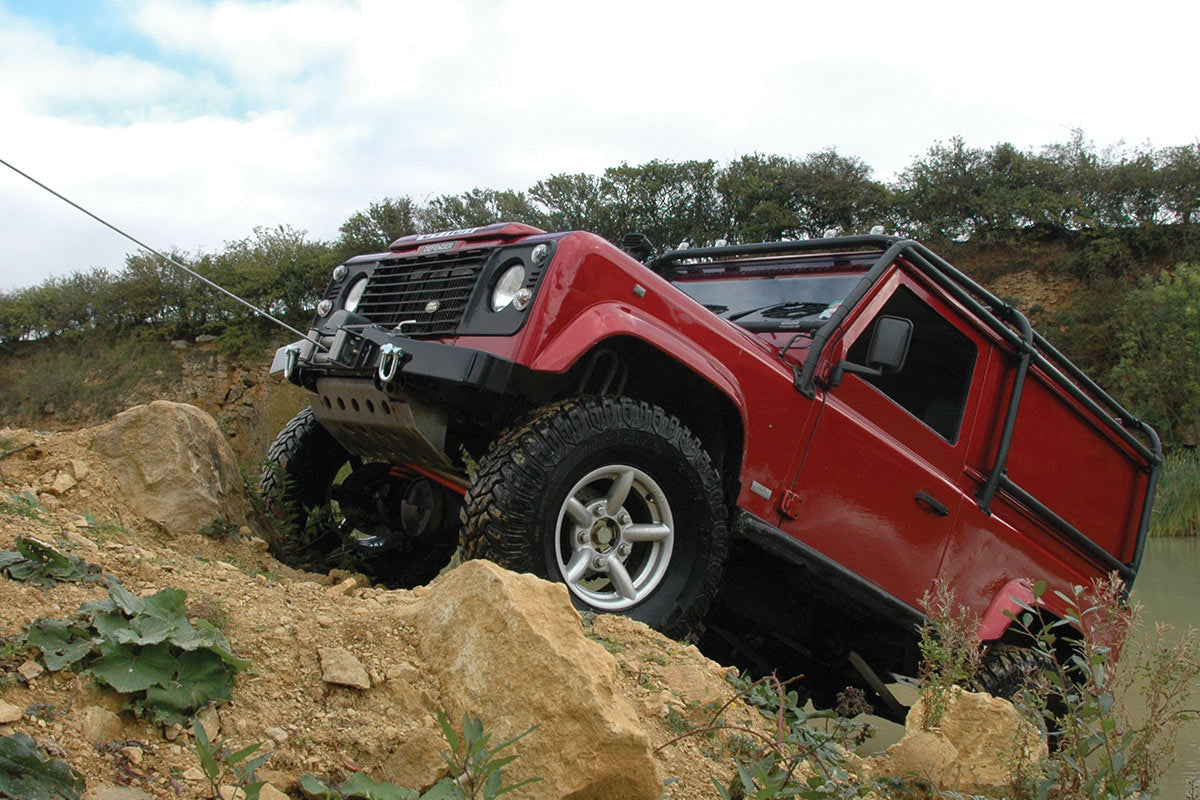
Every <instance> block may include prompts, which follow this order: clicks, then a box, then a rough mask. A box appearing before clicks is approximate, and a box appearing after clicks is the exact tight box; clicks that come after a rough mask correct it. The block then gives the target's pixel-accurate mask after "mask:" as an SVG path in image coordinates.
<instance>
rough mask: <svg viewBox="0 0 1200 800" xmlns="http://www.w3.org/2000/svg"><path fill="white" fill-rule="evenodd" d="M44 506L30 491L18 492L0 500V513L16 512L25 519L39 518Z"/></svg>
mask: <svg viewBox="0 0 1200 800" xmlns="http://www.w3.org/2000/svg"><path fill="white" fill-rule="evenodd" d="M45 510H46V509H45V508H44V507H43V506H42V504H41V503H39V502H38V499H37V498H36V497H34V496H33V493H32V492H20V493H18V494H14V495H9V498H8V499H7V500H0V514H16V515H17V516H21V517H25V518H26V519H39V518H40V517H41V515H42V513H43V512H45Z"/></svg>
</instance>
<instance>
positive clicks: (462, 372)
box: [271, 326, 537, 470]
mask: <svg viewBox="0 0 1200 800" xmlns="http://www.w3.org/2000/svg"><path fill="white" fill-rule="evenodd" d="M311 336H312V338H311V339H302V340H300V341H299V342H294V343H292V344H290V345H285V346H284V347H281V348H279V349H278V350H277V351H276V352H275V358H274V360H273V362H272V364H271V372H272V374H275V373H278V372H283V373H284V374H285V375H286V377H287V379H288V380H289V381H291V382H292V383H294V384H296V385H297V386H301V387H303V388H305V389H308V390H310V391H312V392H314V393H315V394H316V396H315V397H314V398H313V400H312V408H313V412H314V413H315V414H316V417H317V419H318V420H319V421H320V422H321V425H322V426H323V427H325V429H326V430H328V431H329V433H330V434H332V435H333V437H334V438H335V439H337V440H338V442H339V443H340V444H341V445H342V446H343V447H345V448H346V449H347V450H348V451H349V452H350V453H352V454H354V455H357V456H359V457H361V458H364V459H367V460H372V461H376V460H378V461H387V462H389V463H399V462H410V463H415V464H419V465H423V466H426V467H430V468H433V469H437V470H450V469H452V464H453V462H454V458H453V457H452V456H451V455H450V454H447V452H446V432H447V428H448V425H449V422H450V419H451V415H452V414H454V413H456V412H462V413H466V414H469V415H470V416H471V417H472V418H475V419H480V418H483V417H485V416H486V415H487V414H489V413H498V412H502V411H503V410H504V409H506V408H507V407H508V406H509V405H511V404H521V403H522V402H524V401H523V399H522V398H523V397H524V396H526V395H527V394H528V389H529V388H530V387H532V386H534V385H535V384H536V383H537V375H536V374H535V373H534V372H533V371H532V370H529V369H527V368H525V367H522V366H521V365H519V364H516V363H515V362H513V361H510V360H508V359H505V358H501V357H499V356H496V355H493V354H491V353H487V352H484V351H481V350H473V349H471V348H466V347H457V346H455V345H450V344H445V343H442V342H431V341H424V340H420V339H410V338H408V337H405V336H401V335H398V334H395V333H392V332H390V331H386V330H382V329H379V328H375V327H366V326H341V327H339V328H338V329H337V333H336V334H335V335H334V336H325V337H321V338H320V339H318V338H317V332H316V331H312V332H311ZM318 341H319V342H320V345H321V347H318V346H317V344H316V342H318ZM322 348H324V349H322Z"/></svg>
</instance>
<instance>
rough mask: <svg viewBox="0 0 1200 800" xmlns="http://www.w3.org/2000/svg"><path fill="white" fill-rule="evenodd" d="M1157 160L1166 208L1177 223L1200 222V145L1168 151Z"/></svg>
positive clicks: (1161, 151)
mask: <svg viewBox="0 0 1200 800" xmlns="http://www.w3.org/2000/svg"><path fill="white" fill-rule="evenodd" d="M1155 160H1156V162H1157V165H1158V175H1159V181H1160V185H1161V191H1162V203H1163V207H1164V208H1165V209H1166V211H1167V212H1168V213H1169V214H1170V215H1171V217H1172V218H1173V220H1174V221H1175V222H1181V223H1183V224H1185V225H1186V224H1191V223H1193V222H1200V142H1197V143H1195V144H1188V145H1182V146H1179V147H1167V148H1164V149H1162V150H1159V151H1158V153H1157V154H1156V155H1155Z"/></svg>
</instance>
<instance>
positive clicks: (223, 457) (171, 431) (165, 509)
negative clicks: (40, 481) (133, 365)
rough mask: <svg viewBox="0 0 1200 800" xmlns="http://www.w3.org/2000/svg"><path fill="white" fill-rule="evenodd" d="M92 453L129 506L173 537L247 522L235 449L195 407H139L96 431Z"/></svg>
mask: <svg viewBox="0 0 1200 800" xmlns="http://www.w3.org/2000/svg"><path fill="white" fill-rule="evenodd" d="M91 447H92V450H93V451H94V452H95V453H96V454H97V455H98V456H100V458H101V459H102V460H103V461H104V462H105V463H106V464H107V465H108V467H109V469H111V470H112V472H113V474H114V475H116V477H117V480H118V481H119V483H120V485H121V490H122V492H123V493H124V494H125V496H126V498H127V499H128V502H129V507H130V508H132V509H133V510H134V511H135V512H137V513H138V514H141V515H142V516H144V517H146V518H147V519H150V520H152V521H154V522H156V523H158V524H159V525H161V526H162V527H163V528H164V529H165V530H166V531H167V532H168V533H172V534H182V533H195V532H196V531H199V530H201V529H203V528H205V527H207V526H209V525H211V524H213V523H214V522H218V521H219V522H222V523H231V524H239V525H240V524H243V523H245V521H246V500H245V497H244V495H243V491H242V478H241V474H240V472H239V471H238V466H237V461H236V459H235V458H234V454H233V450H232V449H231V448H230V447H229V444H228V443H227V442H226V441H225V438H224V436H222V435H221V431H220V429H219V428H218V427H217V423H216V422H215V421H214V420H213V418H212V417H211V416H210V415H209V414H207V413H206V412H204V411H202V410H200V409H199V408H196V407H195V406H191V405H188V404H186V403H171V402H167V401H165V400H156V401H154V402H153V403H150V404H148V405H141V406H134V407H133V408H131V409H129V410H127V411H123V412H121V413H120V414H118V415H117V416H115V417H114V418H113V419H112V421H111V422H109V423H107V424H105V425H102V426H100V427H99V428H97V429H96V431H95V433H94V434H93V436H92V443H91Z"/></svg>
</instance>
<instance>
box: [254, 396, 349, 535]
mask: <svg viewBox="0 0 1200 800" xmlns="http://www.w3.org/2000/svg"><path fill="white" fill-rule="evenodd" d="M318 445H320V449H322V450H326V448H330V449H328V450H326V452H327V453H328V454H329V457H330V458H337V457H338V456H339V454H340V451H341V449H342V448H341V445H339V444H338V443H337V441H336V440H334V438H333V437H332V436H330V435H329V433H327V432H326V431H325V429H324V428H323V427H321V424H320V423H319V422H317V417H316V415H315V414H314V413H313V410H312V407H311V406H310V407H307V408H304V409H303V410H301V411H300V413H298V414H297V415H296V416H294V417H292V418H291V419H290V420H289V421H288V423H287V425H285V426H284V427H283V430H281V431H280V432H279V435H278V436H276V437H275V441H274V442H272V443H271V446H270V447H268V448H267V458H266V461H265V462H264V464H263V471H262V475H261V476H260V477H259V481H258V488H259V491H260V492H262V496H263V498H264V499H265V500H266V502H267V506H268V507H269V508H271V510H272V511H275V512H276V513H279V512H283V511H286V508H285V506H286V499H285V495H286V491H287V488H286V486H285V482H286V474H287V465H288V462H290V461H291V460H292V459H293V458H298V457H299V458H302V459H303V458H304V457H305V453H306V451H307V450H309V449H312V448H313V447H316V446H318Z"/></svg>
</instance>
